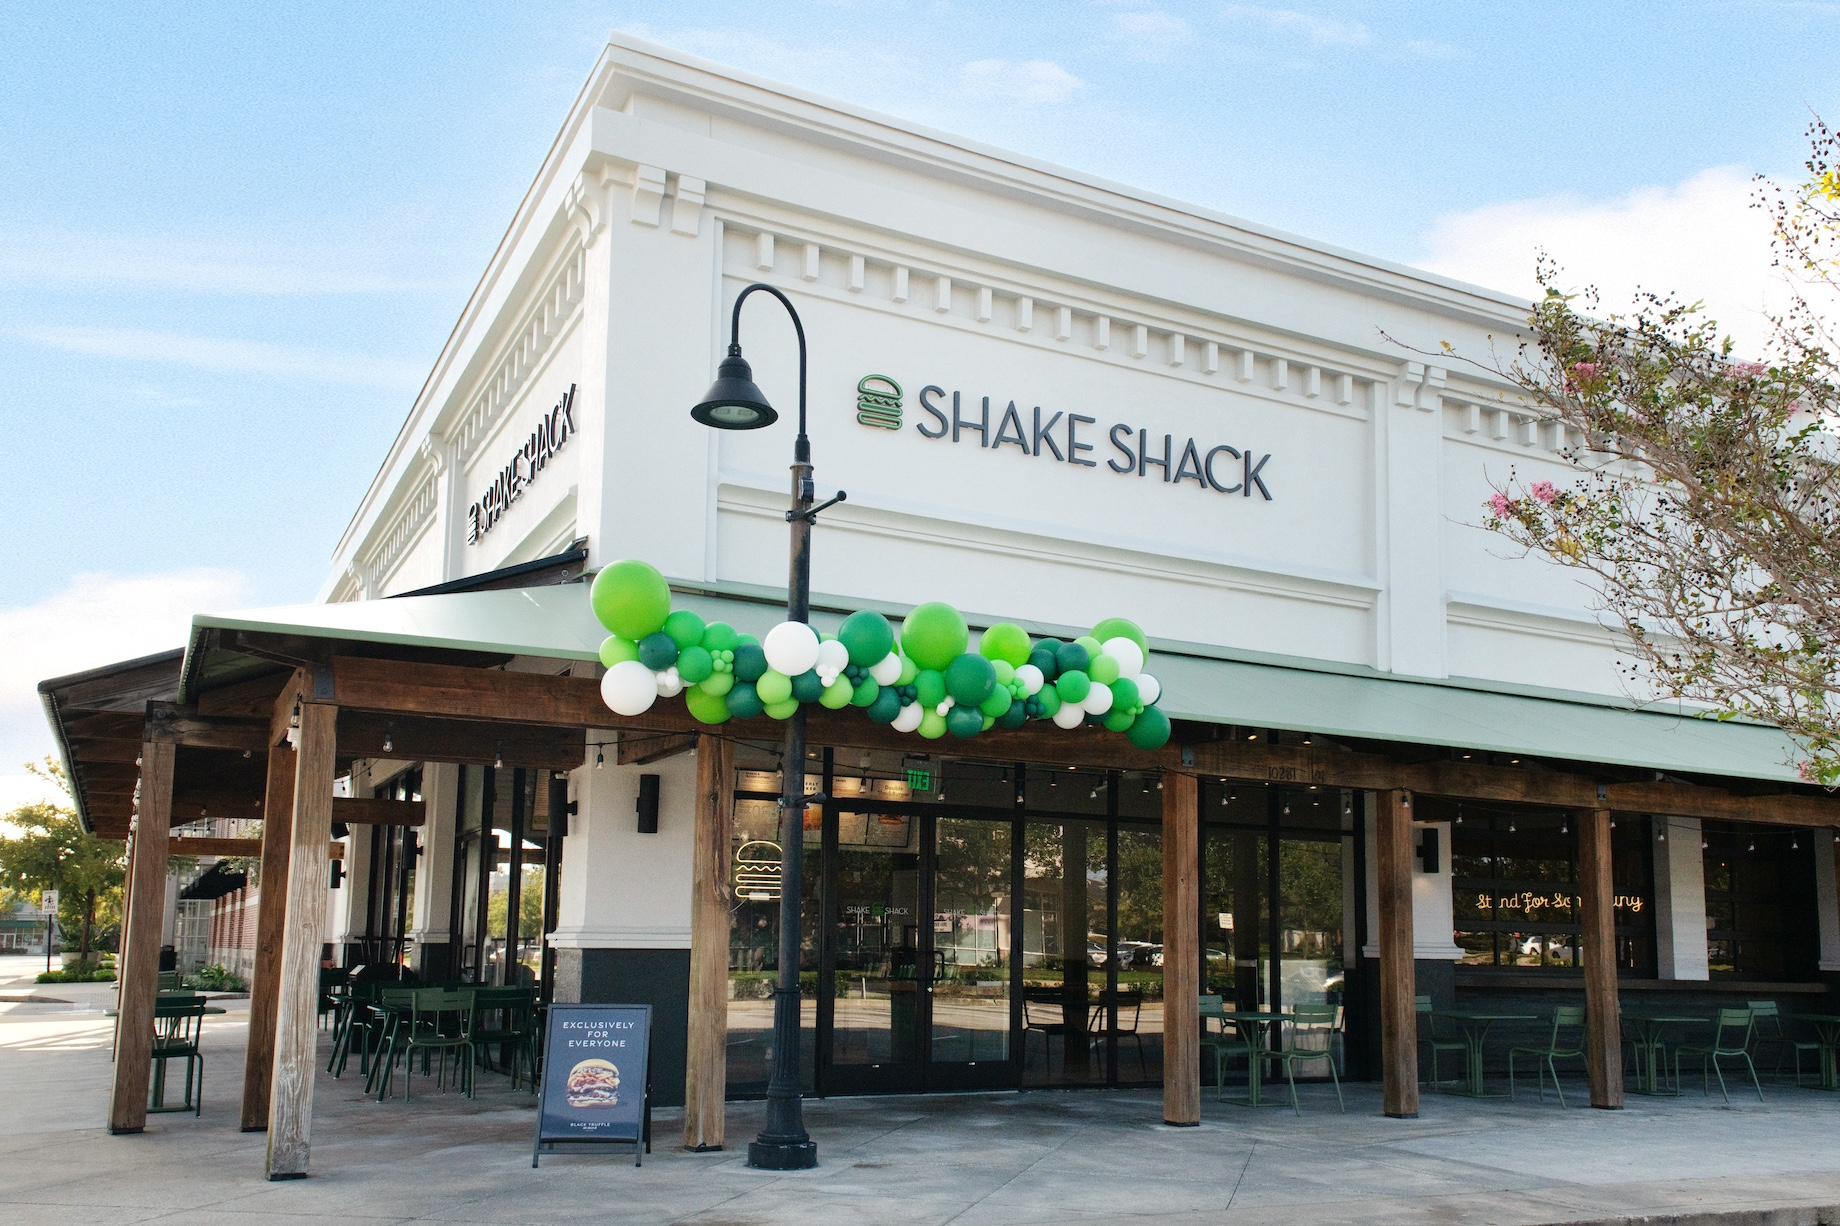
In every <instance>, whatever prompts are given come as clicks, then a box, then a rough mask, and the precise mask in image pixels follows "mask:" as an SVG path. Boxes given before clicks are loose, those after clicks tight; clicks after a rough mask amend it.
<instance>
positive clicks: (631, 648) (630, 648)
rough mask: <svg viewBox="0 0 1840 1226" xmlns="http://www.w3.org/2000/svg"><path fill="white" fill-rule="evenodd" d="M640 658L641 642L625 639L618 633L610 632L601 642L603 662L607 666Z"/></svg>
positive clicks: (610, 666)
mask: <svg viewBox="0 0 1840 1226" xmlns="http://www.w3.org/2000/svg"><path fill="white" fill-rule="evenodd" d="M638 658H639V644H637V643H635V642H633V641H632V640H631V639H623V638H621V637H620V636H619V635H617V634H610V635H608V636H607V637H606V639H605V640H604V641H603V642H602V643H601V664H602V665H604V666H605V667H607V668H612V667H613V666H614V665H615V664H621V663H624V662H625V661H627V660H637V659H638Z"/></svg>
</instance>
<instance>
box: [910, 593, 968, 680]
mask: <svg viewBox="0 0 1840 1226" xmlns="http://www.w3.org/2000/svg"><path fill="white" fill-rule="evenodd" d="M970 644H971V631H970V629H969V628H967V627H966V625H965V619H964V617H963V615H961V614H960V613H959V611H958V610H957V609H954V608H953V607H952V606H951V605H949V604H942V603H940V602H939V601H937V600H935V601H932V602H930V603H928V604H923V605H921V606H920V607H919V608H917V609H915V610H914V611H913V612H912V613H909V614H908V615H907V620H906V621H904V622H902V623H901V647H902V649H903V650H905V651H906V652H907V654H908V655H910V656H912V657H913V658H914V663H915V664H917V665H919V666H920V667H921V668H931V669H943V668H945V666H946V665H948V664H950V663H951V662H952V661H953V660H955V659H957V658H958V657H959V656H961V655H963V654H964V652H965V648H966V647H968V646H970Z"/></svg>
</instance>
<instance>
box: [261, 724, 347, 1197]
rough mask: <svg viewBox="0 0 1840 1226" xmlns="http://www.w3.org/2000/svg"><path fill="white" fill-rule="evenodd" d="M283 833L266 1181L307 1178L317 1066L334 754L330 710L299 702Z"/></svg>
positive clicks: (334, 735) (335, 729)
mask: <svg viewBox="0 0 1840 1226" xmlns="http://www.w3.org/2000/svg"><path fill="white" fill-rule="evenodd" d="M299 732H300V736H299V740H298V743H297V745H296V754H295V770H294V804H293V813H294V820H293V829H292V830H291V831H290V832H289V843H288V873H287V904H286V905H287V912H286V915H285V917H284V918H283V921H282V940H281V972H280V975H279V976H278V984H277V989H278V990H277V999H276V1008H275V1057H274V1060H275V1071H274V1076H273V1078H272V1079H271V1081H270V1083H269V1111H268V1163H267V1174H268V1177H269V1178H270V1179H298V1178H300V1177H302V1176H304V1175H305V1174H306V1173H307V1159H308V1155H309V1152H310V1148H311V1144H310V1143H311V1136H312V1131H313V1072H314V1068H315V1067H316V1065H317V1064H318V1060H317V1058H316V1042H315V1040H316V1039H317V1037H318V1028H319V949H320V942H321V939H322V938H323V937H324V935H325V934H324V929H325V926H326V880H327V877H328V876H329V874H330V865H329V864H328V862H327V858H326V843H327V840H328V839H329V838H330V836H331V831H332V808H333V806H332V799H333V797H332V771H333V765H334V762H335V761H336V759H337V755H338V708H336V707H333V706H328V705H326V704H324V703H315V702H307V703H302V704H301V708H300V729H299Z"/></svg>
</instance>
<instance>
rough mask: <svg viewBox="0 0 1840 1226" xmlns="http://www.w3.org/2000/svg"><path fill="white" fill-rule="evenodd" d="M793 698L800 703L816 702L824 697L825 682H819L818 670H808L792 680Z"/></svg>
mask: <svg viewBox="0 0 1840 1226" xmlns="http://www.w3.org/2000/svg"><path fill="white" fill-rule="evenodd" d="M792 696H793V697H794V698H796V699H798V700H799V701H800V702H816V701H818V699H820V698H822V697H823V696H824V682H822V681H820V680H818V670H817V669H815V668H808V669H806V670H805V671H804V672H802V673H800V674H799V675H798V676H796V677H794V678H793V679H792Z"/></svg>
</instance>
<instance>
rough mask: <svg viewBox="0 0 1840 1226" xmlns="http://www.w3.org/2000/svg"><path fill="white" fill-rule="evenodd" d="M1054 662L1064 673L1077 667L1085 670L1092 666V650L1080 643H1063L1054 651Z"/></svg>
mask: <svg viewBox="0 0 1840 1226" xmlns="http://www.w3.org/2000/svg"><path fill="white" fill-rule="evenodd" d="M1054 662H1055V664H1056V665H1057V666H1058V667H1059V669H1060V671H1061V672H1063V673H1070V672H1073V671H1075V670H1076V669H1077V670H1078V671H1080V672H1085V671H1086V670H1087V669H1088V668H1091V667H1092V652H1090V651H1088V650H1086V648H1084V647H1082V646H1080V644H1078V643H1062V644H1061V645H1060V647H1059V649H1057V650H1056V651H1055V653H1054Z"/></svg>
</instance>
